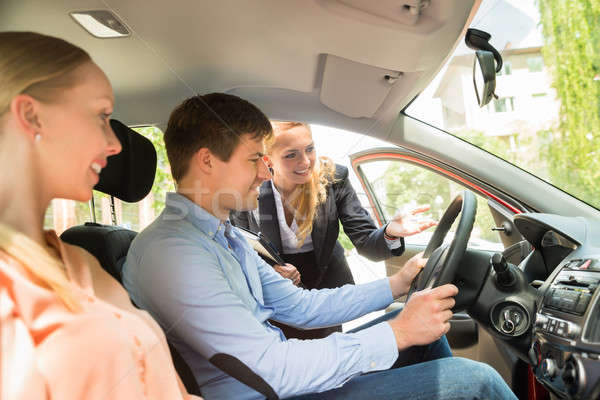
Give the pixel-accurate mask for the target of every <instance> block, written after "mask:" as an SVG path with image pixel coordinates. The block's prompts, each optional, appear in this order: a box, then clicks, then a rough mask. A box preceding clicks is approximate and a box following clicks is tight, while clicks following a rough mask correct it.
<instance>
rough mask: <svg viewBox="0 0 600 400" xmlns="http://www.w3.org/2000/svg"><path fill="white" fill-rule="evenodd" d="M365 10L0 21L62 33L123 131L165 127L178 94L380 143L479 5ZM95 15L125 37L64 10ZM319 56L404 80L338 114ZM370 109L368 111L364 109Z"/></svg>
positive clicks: (334, 3) (30, 6) (124, 5)
mask: <svg viewBox="0 0 600 400" xmlns="http://www.w3.org/2000/svg"><path fill="white" fill-rule="evenodd" d="M415 2H418V1H416V0H406V1H404V2H401V3H407V4H408V3H415ZM369 3H372V2H370V1H366V0H365V1H362V0H311V1H301V2H294V1H277V0H261V1H255V2H237V1H234V0H230V1H220V2H187V1H183V0H172V1H170V2H167V3H165V2H163V1H161V0H145V1H143V2H141V1H127V2H117V1H115V0H110V1H109V0H106V1H104V0H100V1H98V0H60V1H53V2H43V1H36V0H4V1H3V2H2V5H1V6H0V26H1V27H2V30H35V31H39V32H42V33H46V34H51V35H55V36H59V37H62V38H65V39H67V40H69V41H71V42H73V43H75V44H77V45H80V46H81V47H83V48H84V49H86V50H87V51H88V52H89V53H90V55H91V56H92V58H93V59H94V61H96V63H97V64H99V65H100V66H101V67H102V68H103V70H104V71H105V72H106V73H107V75H108V76H109V78H110V80H111V82H112V84H113V87H114V88H115V98H116V109H115V117H116V118H119V119H120V120H121V121H123V122H125V123H126V124H128V125H140V124H155V125H157V126H159V127H164V126H165V125H166V121H167V120H168V117H169V113H170V111H171V110H172V109H173V108H174V107H175V106H176V105H177V104H179V103H180V102H181V101H182V100H183V99H185V98H187V97H189V96H191V95H193V94H195V93H200V94H203V93H209V92H213V91H222V92H228V93H232V94H237V95H239V96H242V97H244V98H246V99H248V100H250V101H252V102H254V103H255V104H257V105H258V106H259V107H260V108H261V109H262V110H263V111H265V113H266V114H267V115H268V116H269V117H270V118H273V119H293V120H302V121H306V122H311V123H319V124H322V125H329V126H335V127H338V128H343V129H348V130H351V131H355V132H365V131H366V130H367V131H368V132H369V134H370V135H372V136H375V137H379V138H385V137H387V135H388V134H389V130H390V129H391V126H392V124H393V122H394V120H395V119H396V117H397V115H398V113H399V112H400V111H401V110H402V109H403V108H404V107H405V106H406V104H408V103H409V102H410V101H411V100H412V99H413V98H414V96H416V95H417V93H419V92H420V91H421V90H422V89H423V88H424V87H425V86H426V85H427V83H428V82H429V81H430V80H431V79H432V78H433V76H435V74H436V73H437V71H438V70H439V69H440V68H441V67H442V65H443V64H444V62H445V60H446V59H447V58H448V57H449V55H450V54H451V53H452V51H453V49H454V48H455V46H456V45H457V43H458V42H459V40H460V38H461V37H462V34H463V32H464V31H465V29H466V27H467V26H468V24H469V22H470V21H471V20H472V18H473V16H474V14H475V12H476V11H477V8H478V7H479V4H480V0H469V1H465V0H431V4H430V5H429V6H428V7H427V8H426V9H425V10H424V11H423V18H422V19H421V20H422V21H421V22H417V24H415V25H414V26H411V25H402V24H399V23H397V22H394V21H392V20H390V19H389V18H385V17H382V16H377V15H374V14H372V13H369V12H365V11H364V10H361V9H360V8H361V7H363V6H365V7H367V6H368V4H369ZM387 3H389V4H390V6H389V7H392V6H397V5H398V4H399V3H395V2H387ZM378 7H379V6H378ZM94 9H112V11H113V12H115V14H116V15H117V16H118V17H119V18H120V19H121V21H123V22H124V23H125V24H126V25H127V26H128V27H130V28H131V29H132V30H133V34H132V35H131V36H130V37H127V38H123V39H97V38H94V37H92V36H91V35H90V34H88V33H87V32H85V31H84V30H83V29H82V28H81V27H80V26H79V25H77V24H76V23H75V22H74V21H73V20H72V19H71V18H70V17H69V14H68V13H69V12H70V11H79V10H94ZM384 12H385V10H384ZM325 55H332V56H336V57H341V58H343V59H346V60H349V61H351V62H354V63H361V64H366V65H369V66H372V67H376V68H380V69H389V70H392V71H400V72H403V73H405V74H406V76H410V77H411V79H401V80H399V81H398V82H397V83H396V84H394V85H393V87H392V89H391V90H390V91H389V93H388V94H387V95H386V96H384V97H383V98H382V99H380V100H381V105H380V106H379V107H377V108H376V110H375V112H372V110H370V111H369V112H362V111H361V109H360V107H361V106H358V108H357V106H356V104H354V102H353V98H346V97H348V96H341V95H340V96H338V98H337V99H335V100H336V109H337V111H334V110H332V109H331V108H330V107H327V106H326V105H324V104H323V103H322V101H321V100H322V99H321V96H320V91H321V86H322V84H323V80H322V73H323V70H324V57H326V56H325ZM334 76H335V74H334ZM368 107H371V108H373V107H372V104H368V103H367V102H365V103H364V106H363V108H368ZM350 109H353V110H354V111H356V112H354V111H353V112H349V111H348V110H350ZM357 113H358V114H361V113H362V114H364V115H367V116H366V117H358V118H357V117H356V115H357Z"/></svg>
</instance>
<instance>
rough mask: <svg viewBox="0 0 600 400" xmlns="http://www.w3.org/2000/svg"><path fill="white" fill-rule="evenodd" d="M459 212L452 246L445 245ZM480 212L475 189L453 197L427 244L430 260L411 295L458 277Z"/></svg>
mask: <svg viewBox="0 0 600 400" xmlns="http://www.w3.org/2000/svg"><path fill="white" fill-rule="evenodd" d="M459 214H460V220H459V222H458V228H457V229H456V233H455V234H454V239H452V243H450V245H449V246H447V245H446V246H444V245H443V243H444V238H445V237H446V235H447V234H448V231H449V230H450V228H451V227H452V224H453V223H454V220H455V219H456V217H457V216H458V215H459ZM476 214H477V200H476V198H475V195H474V194H473V193H472V192H470V191H468V190H464V191H463V192H462V193H461V194H459V195H458V196H456V197H455V198H454V200H452V202H451V203H450V205H449V206H448V208H447V209H446V211H445V212H444V215H443V216H442V219H440V222H439V223H438V226H437V228H436V229H435V232H433V236H432V237H431V239H430V240H429V243H428V244H427V248H426V249H425V252H424V254H423V257H424V258H427V259H428V260H427V263H426V264H425V267H424V268H423V270H421V272H419V274H418V275H417V276H416V277H415V279H414V280H413V282H412V284H411V287H410V290H409V292H408V296H407V299H408V298H410V296H411V295H412V294H413V293H414V292H416V291H419V290H423V289H428V288H433V287H437V286H441V285H445V284H446V283H450V282H452V281H453V280H454V277H455V276H456V273H457V271H458V268H459V263H460V260H461V259H462V258H463V256H464V254H465V251H466V250H467V243H468V242H469V237H470V236H471V231H472V230H473V223H474V222H475V215H476Z"/></svg>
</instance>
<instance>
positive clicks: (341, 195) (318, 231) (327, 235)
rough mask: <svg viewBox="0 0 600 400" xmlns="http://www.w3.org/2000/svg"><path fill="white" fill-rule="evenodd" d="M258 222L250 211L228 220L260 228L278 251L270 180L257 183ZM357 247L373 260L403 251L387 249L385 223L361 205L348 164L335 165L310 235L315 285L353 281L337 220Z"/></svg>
mask: <svg viewBox="0 0 600 400" xmlns="http://www.w3.org/2000/svg"><path fill="white" fill-rule="evenodd" d="M258 212H259V215H260V217H259V220H260V221H259V223H257V221H256V219H255V217H254V215H253V213H252V212H248V211H243V212H232V213H231V216H230V217H231V222H232V223H233V224H234V225H236V226H240V227H243V228H246V229H250V230H252V231H254V232H262V234H263V235H265V236H266V237H267V238H268V239H269V240H270V241H271V242H272V243H273V244H274V245H275V247H276V248H277V250H279V251H280V252H281V250H282V246H281V236H280V233H279V222H278V220H277V210H276V208H275V198H274V197H273V190H272V187H271V182H269V181H266V182H264V183H263V184H262V185H261V187H260V194H259V201H258ZM338 220H339V221H341V223H342V226H343V227H344V231H345V232H346V234H347V235H348V237H349V238H350V240H351V241H352V243H353V244H354V246H355V247H356V249H357V251H358V253H359V254H361V255H362V256H365V257H367V258H368V259H370V260H373V261H381V260H384V259H386V258H389V257H392V256H399V255H401V254H402V253H403V252H404V239H401V242H402V246H401V247H400V248H398V249H394V250H390V249H389V248H388V246H387V244H386V242H385V239H384V236H383V233H384V229H385V226H384V227H382V228H377V226H376V225H375V224H374V223H373V220H372V218H371V216H370V215H369V213H368V212H367V211H366V210H365V209H364V208H363V207H362V206H361V204H360V201H359V200H358V197H357V196H356V192H355V191H354V189H353V188H352V185H351V184H350V181H349V179H348V168H346V167H344V166H341V165H337V164H336V166H335V180H334V183H333V184H331V185H329V187H328V188H327V199H326V201H325V202H323V203H321V204H320V205H319V206H318V209H317V213H316V216H315V220H314V222H313V229H312V232H311V238H312V242H313V246H314V252H315V260H316V265H315V267H316V268H317V269H318V278H317V280H316V281H315V285H314V287H315V288H319V289H320V288H333V287H339V286H342V285H345V284H347V283H353V282H354V281H353V279H352V274H351V273H350V268H349V267H348V263H347V262H346V258H345V256H344V249H343V248H342V245H341V244H340V243H339V242H338V240H337V238H338V234H339V223H338Z"/></svg>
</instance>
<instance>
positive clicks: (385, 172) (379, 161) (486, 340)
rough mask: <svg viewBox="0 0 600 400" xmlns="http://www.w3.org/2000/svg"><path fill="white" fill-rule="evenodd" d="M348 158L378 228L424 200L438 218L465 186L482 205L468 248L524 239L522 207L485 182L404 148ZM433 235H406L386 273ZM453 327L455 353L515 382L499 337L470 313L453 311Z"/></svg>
mask: <svg viewBox="0 0 600 400" xmlns="http://www.w3.org/2000/svg"><path fill="white" fill-rule="evenodd" d="M350 159H351V162H352V167H353V169H354V172H355V173H356V175H357V177H358V179H359V181H360V183H361V184H362V187H363V189H364V192H365V194H366V196H367V198H368V200H369V203H370V207H369V208H370V209H371V210H372V214H373V217H374V218H375V220H376V221H377V223H378V224H379V226H382V225H384V224H385V223H387V222H389V221H390V220H391V219H392V218H393V217H394V215H395V214H396V213H397V212H400V211H403V209H404V210H405V211H407V210H408V209H411V208H414V207H416V206H418V205H424V204H428V205H430V207H431V209H430V210H429V211H428V213H429V214H430V216H431V217H432V218H434V219H436V220H438V219H439V218H440V217H441V215H442V213H443V212H444V210H445V209H446V207H447V205H448V204H449V203H450V201H451V200H452V199H453V198H454V197H455V196H456V195H457V194H458V193H460V192H461V191H462V190H464V189H465V188H466V189H469V190H471V191H473V192H474V193H475V195H476V197H477V203H478V204H477V217H476V221H475V225H474V228H473V232H472V234H471V239H470V241H469V247H474V248H477V249H478V250H483V251H489V252H490V255H491V254H493V253H494V252H504V251H505V249H507V248H512V247H518V246H520V245H521V243H522V240H523V238H522V237H521V235H520V234H519V233H518V231H517V230H516V229H515V228H514V225H513V223H512V216H513V215H514V214H516V213H519V212H522V211H523V209H522V208H521V206H520V205H519V204H518V203H517V202H515V201H513V200H512V199H509V198H506V197H504V196H502V195H501V194H497V193H494V191H493V189H491V188H488V187H486V185H485V183H483V182H479V181H477V180H476V179H475V178H473V177H471V176H469V175H468V174H465V173H462V172H461V171H457V170H455V169H453V168H451V167H449V166H448V165H445V164H444V163H443V162H441V161H437V160H434V159H431V158H430V157H427V156H425V155H422V154H420V153H417V152H414V151H411V150H408V149H404V148H401V147H390V148H377V149H369V150H365V151H361V152H358V153H355V154H352V155H351V156H350ZM455 228H456V227H455V226H453V228H452V229H451V231H450V233H449V234H448V236H447V237H450V238H451V237H452V233H453V232H454V229H455ZM432 233H433V229H430V230H428V231H426V232H423V233H421V234H418V235H414V236H411V237H408V238H405V243H406V251H405V252H404V254H403V255H402V256H399V257H394V258H391V259H388V260H387V261H386V262H385V263H386V272H387V275H388V276H389V275H391V274H393V273H395V272H396V271H397V270H398V269H400V268H402V266H403V265H404V263H405V262H406V261H407V260H408V259H409V258H410V257H412V256H413V255H415V254H416V253H418V252H421V251H423V250H424V249H425V247H426V246H427V243H428V242H429V239H430V237H431V235H432ZM512 252H513V253H515V254H517V253H519V252H516V251H512ZM519 254H520V253H519ZM515 257H518V254H517V255H516V256H515ZM517 264H518V263H517ZM400 301H402V299H400ZM399 306H401V305H399ZM451 326H452V327H451V330H450V332H449V333H448V334H447V338H448V341H449V342H450V346H451V347H452V350H453V352H454V355H456V356H461V357H466V358H470V359H473V360H477V361H481V362H486V363H488V364H490V365H492V366H494V367H495V368H496V370H497V371H498V372H499V373H500V374H501V375H502V376H503V378H504V379H505V380H506V381H507V382H508V383H509V384H512V380H513V376H514V374H515V372H516V370H517V369H518V368H520V366H519V363H518V361H517V359H516V358H515V357H514V356H511V355H510V354H509V353H508V352H507V351H506V350H505V349H504V348H503V347H502V346H498V344H497V343H496V341H495V339H493V338H492V337H491V336H490V335H489V334H487V333H486V332H485V331H483V330H482V329H479V328H478V326H477V323H476V322H475V321H474V320H472V319H471V318H470V317H469V316H468V315H467V314H463V313H457V314H455V316H454V318H453V320H452V321H451Z"/></svg>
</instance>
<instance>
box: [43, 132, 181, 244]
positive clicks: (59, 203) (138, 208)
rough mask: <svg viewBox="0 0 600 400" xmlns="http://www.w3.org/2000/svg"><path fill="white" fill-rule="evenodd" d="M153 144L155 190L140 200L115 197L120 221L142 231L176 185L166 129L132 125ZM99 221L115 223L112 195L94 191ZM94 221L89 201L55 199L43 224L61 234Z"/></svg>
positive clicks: (118, 222) (129, 227) (97, 220)
mask: <svg viewBox="0 0 600 400" xmlns="http://www.w3.org/2000/svg"><path fill="white" fill-rule="evenodd" d="M133 129H134V130H136V131H137V132H139V133H141V134H142V135H144V136H145V137H147V138H148V139H150V141H151V142H152V143H153V144H154V148H155V149H156V153H157V167H156V176H155V178H154V185H153V186H152V190H151V191H150V193H149V194H148V196H146V197H145V198H144V199H142V200H141V201H139V202H137V203H127V202H124V201H121V200H119V199H115V201H114V208H115V214H116V217H117V225H119V226H121V227H124V228H127V229H131V230H134V231H138V232H139V231H140V230H142V229H144V228H145V227H146V226H148V225H149V224H150V223H151V222H152V221H154V219H155V218H156V217H157V216H158V214H159V213H160V211H161V210H162V209H163V208H164V205H165V195H166V192H168V191H174V190H175V185H174V183H173V179H172V178H171V170H170V167H169V163H168V159H167V154H166V151H165V148H164V144H163V141H162V137H163V133H162V132H161V130H160V129H159V128H157V127H155V126H145V127H137V128H133ZM94 204H95V211H96V222H97V223H100V224H105V225H112V217H111V202H110V197H109V196H107V195H105V194H103V193H100V192H96V191H94ZM90 221H92V218H91V214H90V206H89V204H88V203H81V202H76V201H73V200H63V199H55V200H52V203H51V204H50V207H49V208H48V210H46V214H45V217H44V228H45V229H54V230H55V231H56V233H57V234H58V235H60V234H61V233H62V232H64V231H65V230H66V229H68V228H70V227H71V226H75V225H82V224H84V223H85V222H90Z"/></svg>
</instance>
